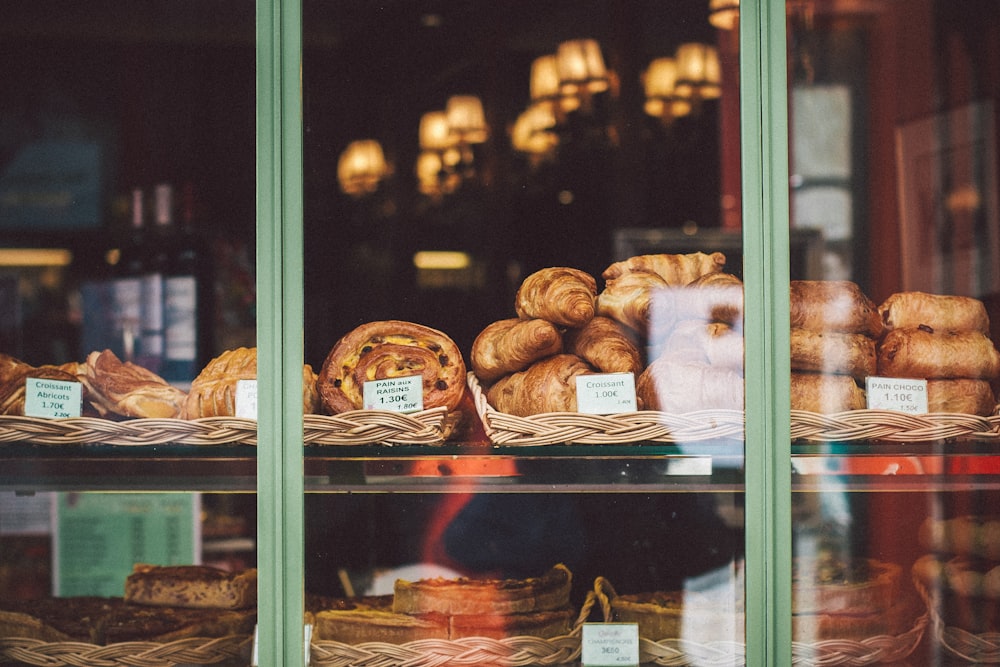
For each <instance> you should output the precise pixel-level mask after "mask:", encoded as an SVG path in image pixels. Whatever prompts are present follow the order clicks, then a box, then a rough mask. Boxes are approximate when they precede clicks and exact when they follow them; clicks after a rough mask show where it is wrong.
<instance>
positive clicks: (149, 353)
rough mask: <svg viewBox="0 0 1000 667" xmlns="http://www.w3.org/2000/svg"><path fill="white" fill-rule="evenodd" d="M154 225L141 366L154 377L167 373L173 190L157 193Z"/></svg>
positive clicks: (144, 295) (145, 281)
mask: <svg viewBox="0 0 1000 667" xmlns="http://www.w3.org/2000/svg"><path fill="white" fill-rule="evenodd" d="M152 220H153V224H152V227H151V228H150V229H149V230H148V231H147V233H146V254H145V264H144V266H143V272H142V276H141V283H142V308H141V315H142V332H141V345H140V349H141V353H140V354H139V357H138V360H137V363H138V364H139V365H140V366H142V367H144V368H147V369H149V370H151V371H153V372H154V373H160V372H161V371H162V370H163V357H164V348H165V341H164V336H165V334H164V315H163V309H164V285H165V281H166V271H167V268H168V266H169V262H170V241H171V237H172V235H173V234H174V229H173V196H172V192H171V191H170V186H163V185H158V186H157V187H156V188H154V190H153V215H152Z"/></svg>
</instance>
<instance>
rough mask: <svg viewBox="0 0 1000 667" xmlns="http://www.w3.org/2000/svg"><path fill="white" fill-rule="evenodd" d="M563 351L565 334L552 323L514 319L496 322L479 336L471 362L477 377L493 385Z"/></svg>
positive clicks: (474, 342) (473, 343) (475, 341)
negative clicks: (498, 380) (506, 376)
mask: <svg viewBox="0 0 1000 667" xmlns="http://www.w3.org/2000/svg"><path fill="white" fill-rule="evenodd" d="M562 349H563V340H562V334H561V333H560V332H559V330H558V329H556V327H555V325H554V324H552V323H551V322H549V321H548V320H541V319H537V318H533V319H527V320H522V319H520V318H517V317H513V318H509V319H505V320H499V321H497V322H493V323H492V324H490V325H488V326H487V327H486V328H485V329H483V330H482V331H481V332H480V333H479V335H478V336H476V339H475V340H474V341H473V342H472V349H471V351H470V356H469V362H470V363H471V364H472V370H473V372H474V373H475V374H476V377H478V378H479V379H480V380H481V381H482V382H485V383H490V382H493V381H494V380H497V379H499V378H501V377H503V376H504V375H508V374H510V373H514V372H516V371H522V370H524V369H525V368H527V367H528V366H530V365H531V364H532V363H533V362H535V361H538V360H539V359H542V358H543V357H548V356H551V355H553V354H558V353H560V352H562Z"/></svg>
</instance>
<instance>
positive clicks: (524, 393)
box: [486, 354, 594, 417]
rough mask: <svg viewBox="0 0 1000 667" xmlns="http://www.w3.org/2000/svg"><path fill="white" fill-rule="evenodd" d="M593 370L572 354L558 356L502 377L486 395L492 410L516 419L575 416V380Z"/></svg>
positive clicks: (547, 358)
mask: <svg viewBox="0 0 1000 667" xmlns="http://www.w3.org/2000/svg"><path fill="white" fill-rule="evenodd" d="M593 372H594V369H593V368H592V367H591V366H590V364H588V363H587V362H586V361H584V360H583V359H581V358H580V357H578V356H576V355H575V354H557V355H554V356H551V357H546V358H545V359H541V360H539V361H536V362H535V363H533V364H532V365H531V366H529V367H528V368H527V369H525V370H523V371H519V372H517V373H512V374H510V375H505V376H504V377H502V378H500V379H499V380H497V381H496V382H495V383H494V384H493V386H491V387H490V388H489V389H488V390H487V392H486V399H487V400H488V401H489V403H490V405H492V406H493V407H494V408H495V409H497V410H499V411H500V412H504V413H507V414H511V415H516V416H518V417H528V416H530V415H536V414H541V413H546V412H576V407H577V404H576V379H575V378H576V377H577V376H578V375H588V374H591V373H593Z"/></svg>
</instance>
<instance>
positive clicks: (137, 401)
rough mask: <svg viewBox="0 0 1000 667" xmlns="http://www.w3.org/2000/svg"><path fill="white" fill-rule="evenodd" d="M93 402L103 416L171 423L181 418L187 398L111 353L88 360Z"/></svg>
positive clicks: (87, 383)
mask: <svg viewBox="0 0 1000 667" xmlns="http://www.w3.org/2000/svg"><path fill="white" fill-rule="evenodd" d="M84 385H85V387H86V388H87V391H88V396H89V401H90V403H91V404H92V405H93V406H94V407H95V409H97V411H98V412H99V413H100V414H102V415H115V416H119V417H138V418H150V419H170V418H175V417H179V416H180V414H181V408H182V407H183V405H184V399H185V398H186V394H185V393H184V392H183V391H181V390H180V389H178V388H176V387H173V386H171V385H170V384H168V383H167V381H166V380H164V379H163V378H161V377H160V376H159V375H157V374H156V373H153V372H152V371H150V370H147V369H145V368H143V367H142V366H138V365H136V364H133V363H132V362H130V361H125V362H123V361H122V360H121V359H119V358H118V357H117V356H116V355H115V353H114V352H112V351H111V350H104V351H102V352H96V351H95V352H91V353H90V354H89V355H88V356H87V373H86V377H85V379H84Z"/></svg>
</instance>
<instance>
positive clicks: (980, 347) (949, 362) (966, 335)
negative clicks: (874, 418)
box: [878, 327, 1000, 380]
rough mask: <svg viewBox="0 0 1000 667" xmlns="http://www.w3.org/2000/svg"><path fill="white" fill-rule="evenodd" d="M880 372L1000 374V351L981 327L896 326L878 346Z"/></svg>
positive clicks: (929, 376)
mask: <svg viewBox="0 0 1000 667" xmlns="http://www.w3.org/2000/svg"><path fill="white" fill-rule="evenodd" d="M878 374H879V375H884V376H886V377H899V378H925V379H941V378H978V379H983V380H994V379H996V378H997V377H1000V353H998V352H997V349H996V348H995V347H994V346H993V342H992V341H991V340H990V338H989V336H987V335H986V334H983V333H981V332H979V331H941V332H935V331H934V330H933V329H931V328H929V327H919V328H917V329H893V330H892V331H890V332H889V333H887V334H886V335H885V338H883V339H882V342H881V343H880V344H879V347H878Z"/></svg>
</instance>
